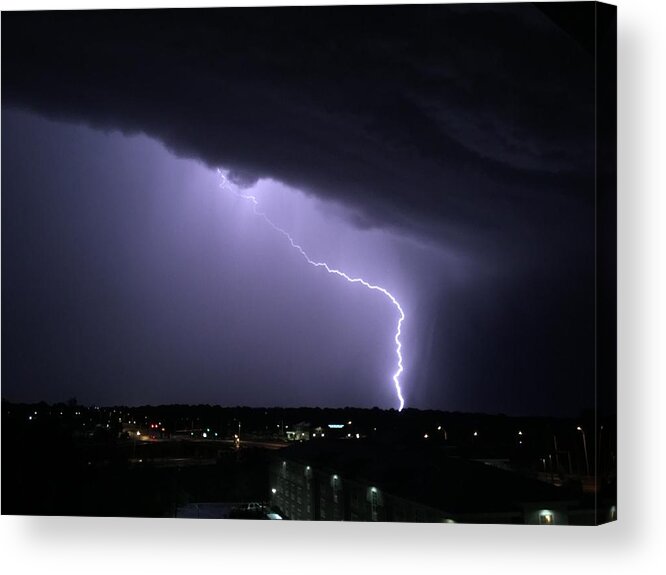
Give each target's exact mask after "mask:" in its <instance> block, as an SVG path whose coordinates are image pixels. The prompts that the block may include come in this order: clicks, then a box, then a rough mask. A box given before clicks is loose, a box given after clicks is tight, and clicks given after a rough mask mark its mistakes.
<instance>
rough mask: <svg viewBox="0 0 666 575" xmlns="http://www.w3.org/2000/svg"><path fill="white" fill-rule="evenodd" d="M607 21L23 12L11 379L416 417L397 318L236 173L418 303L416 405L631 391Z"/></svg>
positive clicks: (474, 405) (8, 78) (5, 31)
mask: <svg viewBox="0 0 666 575" xmlns="http://www.w3.org/2000/svg"><path fill="white" fill-rule="evenodd" d="M598 24H599V23H598V22H597V20H596V11H595V9H594V4H593V3H561V4H560V3H556V4H550V3H546V4H538V3H537V4H534V3H522V4H497V5H484V4H473V5H472V4H470V5H427V6H425V5H424V6H377V7H353V6H348V7H316V8H300V7H292V8H275V9H264V8H254V9H231V8H228V9H220V10H131V11H123V10H121V11H58V12H39V11H35V12H11V13H3V18H2V37H3V44H2V48H3V50H2V52H3V56H2V66H3V78H2V80H3V82H2V88H3V90H2V279H3V282H2V312H3V314H2V394H3V396H4V397H7V398H8V399H13V400H37V401H38V400H41V399H45V400H51V401H54V400H66V399H67V398H69V397H72V396H76V397H77V398H78V399H79V401H81V402H84V403H104V404H109V403H116V404H117V403H133V404H140V403H168V402H176V401H178V402H186V403H196V402H209V403H220V404H223V405H229V404H231V405H233V404H247V405H321V406H326V405H330V406H341V405H354V406H361V407H371V406H375V405H377V406H380V407H397V399H396V396H395V393H394V390H393V385H392V382H391V376H392V374H393V372H394V370H395V367H396V365H395V364H396V357H395V350H394V343H393V333H394V328H395V324H396V320H397V316H396V312H395V309H394V308H393V307H392V305H391V304H390V303H389V302H388V301H387V300H386V299H385V298H384V297H382V296H381V295H380V294H378V293H375V292H369V291H367V290H365V289H363V288H361V287H359V286H351V285H349V284H346V283H345V282H343V281H342V280H340V279H339V278H336V277H332V276H330V275H328V274H326V273H324V272H323V271H322V270H317V269H314V268H312V267H311V266H308V265H307V263H306V262H305V261H304V260H303V259H302V258H301V256H300V255H299V254H298V253H297V252H295V251H294V250H293V249H292V248H291V246H290V245H289V244H288V243H287V242H286V241H285V238H284V237H282V236H280V235H279V234H276V232H275V231H274V230H272V229H271V228H270V227H269V226H267V225H266V223H265V222H264V221H263V220H262V219H261V218H257V217H256V216H255V215H254V214H253V212H252V207H251V205H249V204H248V203H247V202H245V201H243V200H241V199H239V198H237V197H235V196H234V195H233V194H231V193H229V192H225V191H223V190H221V189H220V188H219V179H218V175H217V173H216V171H215V168H218V167H220V168H222V169H228V170H230V171H231V177H232V179H234V181H236V182H239V183H242V184H243V185H247V186H252V188H251V193H253V194H255V195H256V196H257V197H258V198H259V199H260V201H261V206H262V209H263V210H265V211H266V213H267V214H268V215H269V217H270V218H271V219H272V220H273V221H275V223H276V224H278V225H280V226H282V227H283V228H285V229H287V230H288V231H289V232H290V233H291V234H292V235H293V237H294V238H295V239H296V240H297V241H298V242H299V243H300V244H301V245H302V246H303V247H304V248H305V249H306V250H307V252H308V253H309V254H310V256H311V257H312V258H313V259H317V260H324V261H326V262H328V263H329V264H330V265H332V266H335V267H337V268H339V269H342V270H343V271H345V272H347V273H349V274H350V275H358V276H361V277H363V278H364V279H366V280H367V281H369V282H372V283H375V284H378V285H381V286H383V287H385V288H386V289H388V290H389V291H390V292H391V293H393V294H394V295H395V296H396V297H397V298H398V300H399V301H400V303H401V304H402V306H403V308H404V311H405V314H406V320H405V322H404V324H403V338H402V341H403V344H404V348H403V349H404V359H405V362H404V363H405V372H404V374H403V376H402V378H401V379H402V382H403V389H404V393H405V397H406V400H407V406H408V407H420V408H437V409H445V410H451V411H454V410H459V411H479V412H491V413H498V412H500V413H502V412H503V413H507V414H534V415H537V414H557V415H567V414H578V413H579V412H580V411H581V410H582V409H588V408H592V407H593V406H594V404H595V389H596V387H595V386H596V385H602V386H603V385H606V384H607V385H609V386H611V387H612V386H614V385H615V367H614V363H613V361H606V362H605V363H602V364H600V365H599V366H596V365H595V361H596V360H595V350H597V349H601V350H602V352H603V355H604V357H608V358H611V360H612V359H613V357H614V356H613V354H614V345H615V344H614V329H615V328H614V319H613V318H614V317H615V316H614V313H615V311H614V310H615V302H614V298H613V297H612V294H611V292H610V291H609V292H608V293H609V294H611V295H609V297H607V298H606V299H605V300H604V301H598V300H595V297H596V295H597V294H596V291H595V290H596V289H597V286H601V285H608V286H611V285H612V284H613V277H614V276H613V273H614V272H613V270H614V267H613V265H612V262H611V261H610V260H609V261H608V262H601V263H600V262H599V261H598V260H597V255H598V252H597V248H598V245H599V242H601V245H608V246H610V245H612V243H613V242H614V228H613V227H612V225H611V226H609V227H608V228H604V230H606V231H603V233H602V232H599V230H598V228H597V226H596V222H597V219H596V218H597V215H598V214H600V215H602V216H603V215H604V214H602V213H601V211H600V209H599V208H598V206H597V204H596V201H597V196H596V195H595V190H596V187H595V186H596V182H597V179H596V178H597V177H598V178H599V179H600V180H599V181H606V182H612V181H614V172H613V165H614V164H613V161H610V160H609V161H607V162H605V163H604V162H601V161H600V162H597V161H596V160H597V156H596V150H597V149H598V146H597V145H598V143H599V142H603V141H605V140H604V137H605V134H604V133H603V132H602V131H599V132H596V131H595V117H596V116H595V105H596V103H597V100H596V98H597V87H598V86H597V83H596V77H595V73H596V70H597V68H596V65H595V63H596V59H595V55H596V50H597V39H598V38H600V37H603V34H604V33H605V32H607V31H605V30H603V29H600V28H599V26H598ZM600 34H601V35H600ZM613 89H614V88H613V87H609V88H608V89H607V90H605V91H600V93H601V92H603V93H604V94H612V92H613ZM84 125H85V126H90V127H88V128H85V127H82V126H84ZM123 134H125V135H123ZM138 134H144V135H138ZM606 135H608V136H610V137H611V138H612V134H611V133H610V132H609V133H608V134H606ZM608 149H610V148H608ZM183 158H189V159H183ZM611 160H612V159H611ZM609 189H610V188H609ZM611 203H612V202H610V203H609V204H608V206H607V209H610V211H611V212H612V206H611ZM609 213H610V212H609ZM604 234H605V235H604ZM604 253H605V254H608V257H609V258H611V259H612V250H609V251H605V252H604ZM602 264H603V266H602ZM606 264H607V265H606ZM599 266H602V267H603V270H605V271H604V274H606V275H604V276H603V277H597V271H598V270H599V269H601V268H600V267H599ZM597 310H601V311H600V312H599V315H598V316H597V315H595V314H596V313H597ZM599 318H605V319H604V321H606V323H605V324H602V323H599V325H600V326H601V325H603V326H605V327H604V328H603V329H600V330H599V334H597V333H596V332H595V321H596V320H597V319H599ZM597 335H599V337H597ZM595 338H596V339H595ZM595 367H599V369H598V370H597V371H595ZM610 409H614V408H613V407H612V406H611V407H610Z"/></svg>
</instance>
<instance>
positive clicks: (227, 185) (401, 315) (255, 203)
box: [217, 169, 405, 411]
mask: <svg viewBox="0 0 666 575" xmlns="http://www.w3.org/2000/svg"><path fill="white" fill-rule="evenodd" d="M217 173H218V174H219V175H220V177H221V178H222V183H221V184H220V187H221V188H222V189H223V190H228V191H230V192H231V193H233V194H234V195H235V196H237V197H239V198H241V199H243V200H245V201H248V202H250V203H251V204H252V210H253V212H254V214H255V215H256V216H259V217H260V218H262V219H263V220H264V221H265V222H266V223H267V224H268V225H269V226H270V227H271V228H273V229H274V230H275V231H276V232H278V233H279V234H281V235H283V236H284V237H285V238H287V241H288V242H289V244H290V245H291V247H292V248H294V249H295V250H296V251H297V252H298V253H300V254H301V256H303V259H305V261H306V262H307V263H309V264H310V265H311V266H314V267H316V268H323V269H325V270H326V271H327V272H328V273H329V274H333V275H336V276H338V277H341V278H343V279H345V280H347V281H348V282H349V283H353V284H361V285H362V286H363V287H365V288H367V289H369V290H373V291H377V292H379V293H381V294H382V295H384V296H385V297H386V298H387V299H388V300H389V301H390V302H391V304H393V306H394V307H395V309H396V310H397V311H398V323H397V325H396V330H395V336H394V338H393V340H394V341H395V354H396V357H397V358H398V361H397V368H396V371H395V373H394V374H393V378H392V379H393V385H394V387H395V392H396V394H397V396H398V401H399V402H400V407H399V408H398V411H402V408H403V407H404V406H405V399H404V398H403V396H402V389H401V387H400V375H401V374H402V372H403V369H404V368H403V365H402V342H401V341H400V335H401V332H402V322H403V321H404V319H405V312H404V311H403V310H402V307H401V306H400V303H399V302H398V300H397V299H395V296H394V295H393V294H392V293H391V292H390V291H388V290H387V289H386V288H383V287H381V286H378V285H373V284H371V283H369V282H367V281H365V280H364V279H363V278H356V277H351V276H349V275H347V274H346V273H345V272H343V271H340V270H338V269H335V268H332V267H330V266H329V265H328V264H327V263H326V262H318V261H315V260H313V259H311V258H310V256H309V255H308V254H307V253H306V251H305V250H304V249H303V248H302V247H301V246H300V245H299V244H297V243H296V242H295V241H294V238H292V237H291V235H290V234H289V232H287V231H286V230H284V229H283V228H281V227H280V226H278V225H277V224H275V223H274V222H273V220H271V219H270V218H269V217H268V216H267V215H266V214H265V213H264V212H262V211H260V210H259V200H257V198H256V197H255V196H252V195H250V194H243V193H241V192H240V191H239V190H238V188H237V186H236V185H235V184H233V183H232V182H230V181H229V180H228V178H227V177H226V176H225V175H224V174H223V173H222V171H221V170H219V169H218V170H217Z"/></svg>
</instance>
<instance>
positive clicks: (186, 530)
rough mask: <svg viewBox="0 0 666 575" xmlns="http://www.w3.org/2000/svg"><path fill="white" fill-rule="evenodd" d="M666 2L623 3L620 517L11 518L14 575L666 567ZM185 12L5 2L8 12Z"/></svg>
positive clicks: (8, 533) (4, 527) (2, 550)
mask: <svg viewBox="0 0 666 575" xmlns="http://www.w3.org/2000/svg"><path fill="white" fill-rule="evenodd" d="M283 3H284V2H283ZM311 3H313V2H291V4H311ZM314 3H317V2H314ZM220 4H221V3H220V2H197V3H196V5H197V6H214V5H220ZM242 4H243V3H236V5H242ZM260 4H261V5H268V4H280V2H261V3H260ZM665 4H666V3H665V2H663V0H654V1H648V0H624V1H622V0H620V1H619V2H618V7H619V9H618V20H619V25H618V49H619V54H618V71H619V80H618V90H619V134H618V151H619V205H618V220H619V222H618V225H619V229H618V242H619V251H618V264H619V273H618V276H619V278H618V292H619V295H618V297H619V301H618V312H619V313H618V324H619V359H618V365H619V401H618V404H619V411H620V412H619V438H618V440H619V449H618V451H619V463H620V470H619V477H620V480H619V494H618V497H619V505H618V515H619V521H618V522H616V523H615V524H612V525H608V526H604V527H599V528H592V527H564V528H558V527H553V528H539V527H526V526H473V525H445V524H444V525H410V524H404V525H396V524H377V525H370V524H349V523H346V524H335V523H297V522H284V523H282V522H273V521H265V522H246V521H174V520H154V519H145V520H144V519H101V518H92V519H88V518H59V517H55V518H47V517H6V516H3V517H2V518H1V519H0V564H1V565H2V567H3V568H5V569H4V573H114V574H116V575H119V574H121V573H122V574H125V573H131V574H133V573H138V572H140V571H142V572H144V573H148V574H151V575H152V574H158V575H162V574H164V573H188V574H189V573H196V572H199V571H201V570H208V569H210V570H211V571H212V572H230V571H234V572H250V573H253V572H258V573H299V572H313V573H338V574H347V573H356V572H361V571H366V572H367V573H407V574H409V575H416V574H417V573H443V572H447V571H448V572H465V573H466V572H471V573H481V572H490V573H497V572H499V573H505V572H506V573H509V572H510V573H558V574H559V573H562V572H565V573H570V572H573V573H579V572H580V573H583V572H588V573H597V572H599V573H603V572H605V573H628V572H632V571H633V572H635V573H664V572H666V529H665V528H664V524H665V523H666V499H665V498H664V490H665V489H666V469H665V466H664V459H666V443H665V442H664V439H665V437H664V428H666V421H664V422H662V421H661V416H662V413H663V412H664V411H666V401H665V399H666V398H665V394H664V384H666V373H665V369H664V364H665V356H666V333H665V329H666V313H665V309H664V307H665V306H664V298H666V274H665V273H664V262H666V253H665V249H664V248H665V247H666V209H665V207H666V206H665V204H666V202H665V200H664V197H665V196H666V182H665V181H664V177H663V172H664V164H666V123H665V121H664V119H665V118H664V108H665V106H666V84H665V81H664V76H665V72H664V71H665V70H666V49H665V48H666V46H665V45H666V30H665V29H664V21H665V16H666V10H664V5H665ZM184 5H186V4H184V3H183V2H169V1H164V0H161V1H160V0H158V1H145V0H143V1H141V2H137V3H134V2H113V1H110V0H106V1H103V2H99V1H95V2H92V1H90V0H88V1H85V2H76V3H73V2H69V1H66V2H53V1H50V2H49V1H40V2H34V1H27V2H17V1H14V2H8V1H5V0H0V7H1V8H2V9H3V10H7V9H18V8H22V9H26V8H30V9H41V8H88V7H157V6H184ZM527 49H529V48H528V47H527ZM45 480H47V481H48V478H45ZM142 488H145V486H142ZM3 495H6V494H3ZM6 568H8V569H6Z"/></svg>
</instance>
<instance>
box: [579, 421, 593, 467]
mask: <svg viewBox="0 0 666 575" xmlns="http://www.w3.org/2000/svg"><path fill="white" fill-rule="evenodd" d="M576 429H577V430H578V431H580V432H581V433H582V434H583V451H584V452H585V470H586V471H587V474H588V475H589V474H590V460H589V459H588V457H587V441H586V440H585V431H584V430H583V428H582V427H581V426H580V425H579V426H578V427H577V428H576Z"/></svg>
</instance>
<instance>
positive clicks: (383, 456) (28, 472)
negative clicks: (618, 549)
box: [2, 401, 617, 525]
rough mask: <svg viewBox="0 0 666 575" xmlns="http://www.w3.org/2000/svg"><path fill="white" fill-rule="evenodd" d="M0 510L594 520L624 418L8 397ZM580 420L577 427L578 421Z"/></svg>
mask: <svg viewBox="0 0 666 575" xmlns="http://www.w3.org/2000/svg"><path fill="white" fill-rule="evenodd" d="M2 408H3V411H2V513H3V514H21V515H87V516H130V517H131V516H135V517H188V518H246V519H279V518H282V519H303V520H350V521H410V522H466V523H470V522H471V523H536V524H585V525H589V524H600V523H604V522H607V521H609V520H613V519H615V518H616V514H617V511H616V509H617V508H616V499H615V429H614V426H613V423H612V419H609V420H608V421H604V422H602V423H600V422H599V421H597V422H596V424H597V428H596V433H595V425H594V418H593V417H592V416H591V415H588V416H586V415H583V416H581V418H579V419H576V420H573V419H571V420H569V419H552V418H513V417H505V416H487V415H479V414H457V413H442V412H432V411H417V410H406V411H404V412H402V413H397V412H395V411H393V410H388V411H383V410H379V409H372V410H360V409H305V408H304V409H277V408H274V409H251V408H221V407H216V406H159V407H153V406H144V407H137V408H127V407H109V408H99V407H82V406H78V405H76V403H75V402H74V401H71V402H69V403H68V404H56V405H47V404H44V403H41V404H34V405H27V404H13V403H9V402H7V401H3V405H2ZM579 428H580V429H579Z"/></svg>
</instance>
